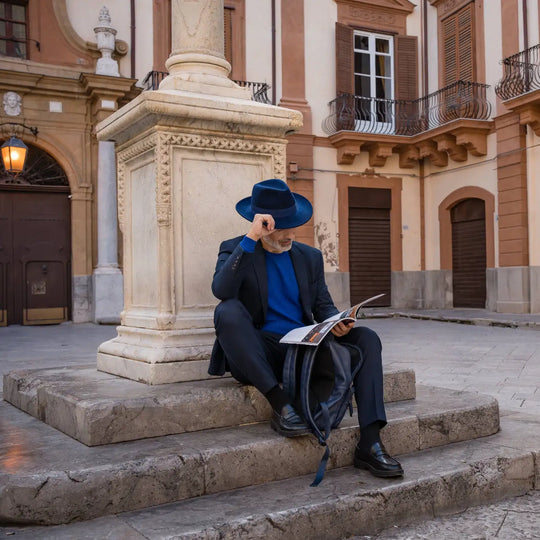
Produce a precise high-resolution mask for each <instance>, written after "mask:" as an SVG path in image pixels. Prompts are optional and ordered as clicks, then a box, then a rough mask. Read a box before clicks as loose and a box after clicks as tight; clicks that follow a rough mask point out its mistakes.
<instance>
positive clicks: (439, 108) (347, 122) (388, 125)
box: [322, 81, 491, 135]
mask: <svg viewBox="0 0 540 540" xmlns="http://www.w3.org/2000/svg"><path fill="white" fill-rule="evenodd" d="M487 88H488V85H486V84H480V83H473V82H468V81H457V82H455V83H453V84H451V85H449V86H446V87H445V88H442V89H441V90H438V91H437V92H433V93H432V94H429V95H427V96H425V97H422V98H419V99H415V100H396V99H378V98H365V97H361V96H353V95H352V94H341V95H340V96H338V97H337V98H336V99H334V100H332V101H331V102H330V103H329V105H330V110H331V113H330V115H329V116H328V117H327V118H325V120H323V124H322V128H323V130H324V131H325V133H328V134H334V133H337V132H338V131H344V130H346V131H356V132H359V133H373V134H377V135H416V134H418V133H422V132H424V131H428V130H430V129H434V128H436V127H439V126H442V125H444V124H447V123H448V122H451V121H452V120H457V119H459V118H472V119H475V120H487V119H488V118H489V117H490V115H491V104H490V103H489V101H488V100H487V98H486V89H487Z"/></svg>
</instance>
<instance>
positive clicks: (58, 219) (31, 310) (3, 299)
mask: <svg viewBox="0 0 540 540" xmlns="http://www.w3.org/2000/svg"><path fill="white" fill-rule="evenodd" d="M0 209H1V214H0V215H1V216H2V217H1V223H3V224H5V225H6V227H5V228H4V227H2V229H3V232H2V236H0V243H1V246H2V248H0V280H1V279H2V277H3V278H4V281H3V287H2V285H1V282H0V311H2V303H3V306H5V307H4V310H5V312H6V313H7V315H6V316H5V322H4V324H27V325H31V324H55V323H59V322H63V321H66V320H68V317H69V305H70V286H71V269H70V254H71V246H70V222H71V220H70V205H69V198H68V194H67V193H65V192H35V191H32V190H29V191H24V190H20V191H0Z"/></svg>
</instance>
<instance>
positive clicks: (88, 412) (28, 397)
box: [4, 365, 415, 446]
mask: <svg viewBox="0 0 540 540" xmlns="http://www.w3.org/2000/svg"><path fill="white" fill-rule="evenodd" d="M414 397H415V376H414V371H413V370H410V369H409V370H403V369H395V368H392V367H388V368H385V373H384V398H385V401H386V402H388V403H390V402H395V401H401V400H410V399H414ZM4 399H5V400H6V401H8V402H9V403H11V404H13V405H15V406H16V407H18V408H19V409H22V410H23V411H25V412H27V413H28V414H31V415H32V416H35V417H36V418H39V419H40V420H42V421H43V422H45V423H47V424H49V425H51V426H53V427H55V428H56V429H59V430H60V431H62V432H64V433H66V434H67V435H69V436H70V437H73V438H74V439H77V440H78V441H81V442H82V443H84V444H86V445H88V446H97V445H102V444H109V443H116V442H122V441H129V440H136V439H144V438H148V437H158V436H162V435H171V434H177V433H186V432H192V431H200V430H205V429H211V428H218V427H230V426H235V425H242V424H250V423H254V422H261V421H265V420H268V419H269V418H270V413H271V410H270V407H269V405H268V403H267V401H266V399H264V397H263V396H262V395H261V394H260V393H259V392H257V391H256V390H255V389H254V388H253V387H252V386H243V385H240V384H238V383H237V382H236V381H234V380H233V379H231V378H219V379H211V380H205V381H192V382H181V383H173V384H162V385H156V386H151V385H147V384H144V383H139V382H136V381H132V380H129V379H123V378H121V377H117V376H115V375H110V374H108V373H103V372H100V371H97V370H96V368H95V365H91V366H78V367H66V368H48V369H32V370H20V371H12V372H10V373H8V374H6V375H4Z"/></svg>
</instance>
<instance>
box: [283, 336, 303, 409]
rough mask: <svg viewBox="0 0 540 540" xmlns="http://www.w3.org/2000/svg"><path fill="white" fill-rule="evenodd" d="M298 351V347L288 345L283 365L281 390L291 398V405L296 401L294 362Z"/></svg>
mask: <svg viewBox="0 0 540 540" xmlns="http://www.w3.org/2000/svg"><path fill="white" fill-rule="evenodd" d="M299 350H300V346H299V345H289V346H288V347H287V354H286V355H285V362H284V364H283V390H284V391H285V393H286V394H287V395H288V396H289V397H290V398H291V403H294V402H295V400H296V361H297V357H298V352H299Z"/></svg>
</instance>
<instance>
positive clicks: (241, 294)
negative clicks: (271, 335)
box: [208, 236, 338, 375]
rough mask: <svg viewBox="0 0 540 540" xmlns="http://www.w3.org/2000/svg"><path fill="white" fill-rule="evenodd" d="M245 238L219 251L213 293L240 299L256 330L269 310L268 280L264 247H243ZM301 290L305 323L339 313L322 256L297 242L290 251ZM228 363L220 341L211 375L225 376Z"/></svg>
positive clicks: (221, 296) (219, 297) (217, 295)
mask: <svg viewBox="0 0 540 540" xmlns="http://www.w3.org/2000/svg"><path fill="white" fill-rule="evenodd" d="M243 238H244V237H243V236H238V237H237V238H232V239H230V240H225V242H223V243H222V244H221V246H220V248H219V255H218V260H217V264H216V271H215V273H214V279H213V280H212V292H213V293H214V296H216V298H218V299H219V300H228V299H231V298H237V299H238V300H240V302H242V304H244V306H245V307H246V309H247V310H248V312H249V313H250V315H251V317H252V319H253V324H254V326H255V328H262V326H263V324H264V321H265V319H266V311H267V309H268V280H267V276H266V259H265V256H264V248H263V247H262V245H261V243H260V242H257V244H256V246H255V252H254V253H247V252H245V251H244V250H243V249H242V248H241V247H240V242H241V241H242V239H243ZM290 254H291V260H292V263H293V268H294V273H295V274H296V280H297V282H298V289H299V291H300V302H301V304H302V313H303V318H304V324H306V325H308V324H313V323H314V322H321V321H324V320H325V319H327V318H328V317H330V316H332V315H334V314H336V313H337V312H338V310H337V308H336V306H335V305H334V302H333V301H332V298H331V296H330V293H329V292H328V288H327V286H326V281H325V279H324V265H323V258H322V254H321V252H320V251H319V250H318V249H315V248H313V247H311V246H308V245H307V244H301V243H299V242H293V245H292V247H291V250H290ZM225 371H226V362H225V356H224V354H223V350H222V349H221V346H220V345H219V343H218V341H217V340H216V342H215V343H214V348H213V350H212V356H211V358H210V367H209V369H208V373H209V374H210V375H223V374H224V373H225Z"/></svg>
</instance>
